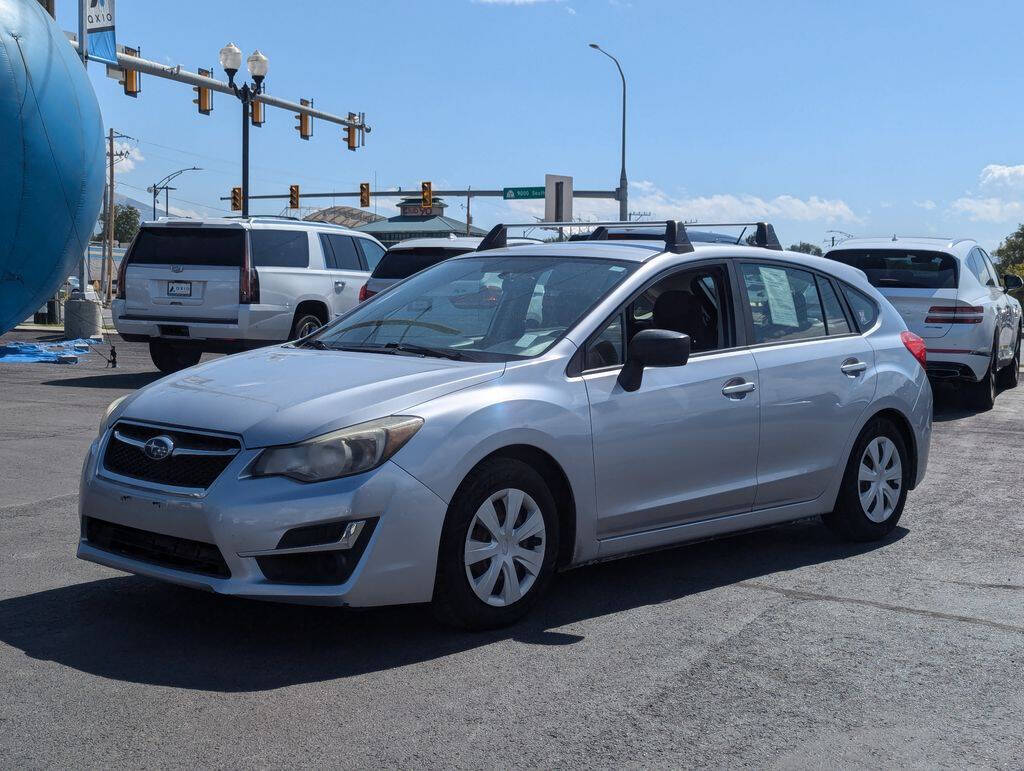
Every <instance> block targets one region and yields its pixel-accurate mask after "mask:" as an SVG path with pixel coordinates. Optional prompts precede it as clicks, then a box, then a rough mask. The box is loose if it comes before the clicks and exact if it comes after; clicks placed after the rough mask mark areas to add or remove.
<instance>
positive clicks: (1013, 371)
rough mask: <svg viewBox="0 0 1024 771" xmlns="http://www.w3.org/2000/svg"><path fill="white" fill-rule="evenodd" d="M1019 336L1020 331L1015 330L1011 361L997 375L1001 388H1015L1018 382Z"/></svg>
mask: <svg viewBox="0 0 1024 771" xmlns="http://www.w3.org/2000/svg"><path fill="white" fill-rule="evenodd" d="M1020 336H1021V330H1019V329H1018V330H1017V345H1016V346H1015V347H1014V349H1013V359H1011V360H1010V363H1009V364H1007V365H1006V367H1004V368H1003V371H1002V372H1000V373H999V375H1000V378H999V379H1000V381H1001V385H1002V386H1003V388H1016V387H1017V383H1019V382H1020Z"/></svg>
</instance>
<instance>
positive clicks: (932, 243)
mask: <svg viewBox="0 0 1024 771" xmlns="http://www.w3.org/2000/svg"><path fill="white" fill-rule="evenodd" d="M825 256H826V257H828V258H830V259H833V260H836V261H838V262H842V263H845V264H847V265H851V266H853V267H855V268H860V269H861V270H862V271H864V273H865V274H866V275H867V277H868V281H870V282H871V285H872V286H874V287H875V288H876V289H878V291H879V292H881V293H882V296H883V297H885V298H886V299H887V300H888V301H889V302H891V303H892V304H893V305H894V306H895V307H896V310H897V311H899V313H900V315H901V316H903V319H904V321H906V322H907V326H908V327H909V328H910V330H911V331H912V332H915V333H916V334H918V335H920V336H921V337H922V338H924V341H925V344H926V345H927V347H928V376H929V377H930V378H932V379H933V380H954V381H957V382H958V383H959V384H960V385H961V386H962V388H963V389H964V392H965V395H966V396H967V397H968V398H969V399H970V401H971V402H972V403H973V406H975V407H977V408H979V409H983V410H985V409H991V408H992V405H993V403H994V402H995V398H996V393H997V390H998V387H999V386H1000V385H1001V386H1003V387H1004V388H1015V387H1016V385H1017V381H1018V378H1019V377H1020V341H1021V307H1020V303H1019V302H1017V300H1015V299H1014V298H1013V297H1011V296H1010V295H1009V294H1008V292H1009V291H1010V290H1012V289H1019V288H1020V287H1021V285H1022V281H1021V278H1020V277H1019V276H1015V275H1013V274H1006V275H1004V276H1002V277H1000V276H999V275H998V273H997V272H996V269H995V266H994V265H993V264H992V260H991V258H990V257H989V256H988V254H987V253H986V252H985V250H984V249H982V248H981V247H980V246H978V244H977V243H976V242H975V241H972V240H970V239H966V238H961V239H958V240H951V239H948V238H899V237H897V236H892V237H889V238H854V239H850V240H847V241H843V242H842V243H841V244H839V245H837V246H836V247H835V248H834V249H832V250H831V251H829V252H828V253H826V255H825Z"/></svg>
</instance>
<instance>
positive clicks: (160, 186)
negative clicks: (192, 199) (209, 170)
mask: <svg viewBox="0 0 1024 771" xmlns="http://www.w3.org/2000/svg"><path fill="white" fill-rule="evenodd" d="M186 171H202V169H201V168H199V167H198V166H189V167H188V168H187V169H178V170H177V171H172V172H171V173H170V174H168V175H167V176H166V177H164V178H163V179H161V180H160V181H159V182H157V183H156V184H154V185H153V186H152V187H150V188H149V192H150V193H152V194H153V219H156V202H157V197H158V196H159V195H160V191H161V190H163V191H164V214H170V213H171V207H170V203H169V201H168V194H167V191H168V190H174V188H173V187H170V186H169V185H168V184H167V183H168V182H170V181H171V180H172V179H174V178H175V177H177V176H178V175H180V174H184V173H185V172H186Z"/></svg>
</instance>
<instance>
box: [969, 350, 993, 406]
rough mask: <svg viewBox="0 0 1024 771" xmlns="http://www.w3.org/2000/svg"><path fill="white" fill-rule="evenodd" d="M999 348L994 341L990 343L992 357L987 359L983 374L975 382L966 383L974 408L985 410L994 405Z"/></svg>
mask: <svg viewBox="0 0 1024 771" xmlns="http://www.w3.org/2000/svg"><path fill="white" fill-rule="evenodd" d="M998 352H999V348H998V346H996V344H995V343H993V345H992V357H991V358H990V359H989V363H988V370H986V372H985V376H984V377H983V378H982V379H981V380H979V381H978V382H977V383H968V384H967V393H968V396H969V397H970V400H971V406H973V407H974V408H975V409H976V410H979V411H981V412H985V411H986V410H990V409H992V408H993V407H994V406H995V403H996V388H997V375H998V368H999V358H998Z"/></svg>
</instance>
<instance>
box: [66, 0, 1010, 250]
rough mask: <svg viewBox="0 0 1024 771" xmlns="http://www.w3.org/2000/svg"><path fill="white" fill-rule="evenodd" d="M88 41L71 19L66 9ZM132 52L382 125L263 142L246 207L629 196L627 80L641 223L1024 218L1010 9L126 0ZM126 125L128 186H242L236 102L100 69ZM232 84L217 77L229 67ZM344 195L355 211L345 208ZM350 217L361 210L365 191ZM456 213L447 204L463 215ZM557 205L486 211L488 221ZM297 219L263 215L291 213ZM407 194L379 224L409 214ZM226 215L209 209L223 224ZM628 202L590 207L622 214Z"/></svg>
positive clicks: (813, 227) (965, 231) (220, 189)
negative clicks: (571, 181)
mask: <svg viewBox="0 0 1024 771" xmlns="http://www.w3.org/2000/svg"><path fill="white" fill-rule="evenodd" d="M57 5H58V21H59V22H60V24H61V26H62V27H63V28H64V29H68V30H71V29H75V28H76V24H77V22H76V6H77V4H76V3H74V2H72V0H58V3H57ZM117 10H118V41H119V42H120V43H122V44H126V45H130V46H141V48H142V54H143V56H145V57H146V58H149V59H154V60H158V61H164V62H167V63H168V64H181V65H182V66H184V67H186V68H188V69H191V70H195V69H196V68H197V67H208V68H209V67H213V68H214V69H218V70H219V68H218V67H217V52H218V51H219V49H220V48H221V46H223V45H224V44H225V43H226V42H228V41H233V42H235V43H237V44H238V45H239V46H240V47H241V48H242V50H243V52H244V53H245V54H246V55H248V53H249V52H250V51H252V50H253V49H254V48H257V47H258V48H260V49H261V50H262V51H263V52H264V53H265V54H266V55H267V56H268V57H269V58H270V72H269V76H268V78H267V86H268V91H269V92H271V93H273V94H274V95H277V96H280V97H282V98H288V99H295V100H297V99H298V98H299V97H313V98H315V101H316V105H317V106H318V107H320V108H322V109H324V110H327V111H330V112H335V113H346V112H348V111H363V112H365V113H366V115H367V121H368V122H369V123H370V124H371V125H372V127H373V132H372V133H371V134H370V136H369V137H368V139H367V146H366V147H365V148H362V149H360V150H359V151H358V152H355V153H352V152H348V151H347V150H345V149H344V146H343V142H342V138H341V132H340V129H339V128H338V127H335V126H331V125H330V124H326V123H322V122H316V123H315V124H314V136H313V138H312V139H311V140H310V141H308V142H304V141H301V140H300V139H299V138H298V134H297V132H296V131H295V130H294V128H293V126H294V125H295V119H294V117H293V116H292V115H291V114H290V113H285V112H283V111H280V110H275V109H268V110H267V123H266V125H265V126H264V127H262V128H260V129H253V130H252V132H251V133H252V166H251V169H252V171H251V174H252V192H253V193H272V192H282V193H283V192H287V189H288V185H289V184H291V183H298V184H299V185H301V187H302V189H303V190H304V191H313V190H317V191H321V190H338V189H343V190H352V189H355V188H356V187H357V186H358V183H359V182H361V181H367V180H368V181H371V182H374V181H375V184H376V186H377V187H379V188H380V189H385V188H393V187H395V186H399V185H400V186H402V187H403V188H409V187H417V186H418V184H419V182H420V181H421V180H427V179H429V180H432V181H433V182H434V184H435V187H444V186H451V187H463V186H466V185H472V186H474V187H503V186H514V185H536V184H542V183H543V179H544V174H545V173H546V172H548V173H561V174H571V175H573V177H574V178H575V184H576V186H577V187H578V188H612V187H614V186H615V185H616V184H617V181H618V170H619V156H618V153H619V121H620V113H619V109H620V102H619V100H620V85H619V80H618V75H617V73H616V71H615V68H614V65H613V64H612V62H611V61H610V60H608V59H606V58H605V57H603V56H601V55H600V54H599V53H597V52H595V51H593V50H591V49H589V48H588V47H587V43H588V42H590V41H597V42H599V43H601V44H602V46H604V47H605V48H606V49H607V50H609V51H610V52H612V53H614V54H615V55H616V56H618V57H619V59H620V61H621V62H622V65H623V67H624V69H625V71H626V77H627V79H628V81H629V113H628V147H627V170H628V173H629V177H630V209H631V210H633V211H645V212H651V213H652V215H653V216H655V217H670V216H671V217H676V218H684V219H690V220H693V219H698V220H705V221H706V220H708V219H714V220H719V219H733V220H735V219H769V220H771V221H773V222H774V223H775V224H776V228H777V230H778V232H779V236H780V238H781V239H782V240H783V241H785V242H786V243H791V242H794V241H797V240H807V241H812V242H815V243H822V241H823V240H824V239H825V238H826V231H827V230H829V229H838V230H842V231H848V232H853V233H857V234H861V233H872V234H882V233H890V232H894V231H895V232H900V233H904V234H918V235H924V234H935V235H950V236H963V237H975V238H978V239H979V240H980V241H981V242H982V243H983V244H986V245H987V246H989V247H995V246H996V245H997V244H998V242H999V240H1000V238H1002V237H1003V236H1005V235H1006V234H1008V233H1010V232H1012V231H1013V230H1014V229H1015V228H1016V226H1017V224H1018V223H1019V222H1021V221H1024V102H1022V101H1021V100H1020V99H1018V98H1016V96H1017V93H1016V91H1014V89H1015V88H1018V87H1019V81H1020V78H1021V74H1020V73H1021V72H1024V56H1022V55H1021V54H1020V53H1019V47H1018V45H1017V43H1016V40H1015V37H1013V36H1014V35H1015V34H1016V30H1019V29H1020V28H1021V26H1022V24H1024V4H1021V3H1010V2H1005V3H1003V2H974V3H962V2H935V1H933V2H927V3H926V2H867V1H865V2H858V3H849V2H847V3H824V2H764V0H762V1H761V2H742V1H735V0H734V1H732V2H728V3H725V2H700V3H698V2H669V1H662V0H561V1H559V0H490V1H486V0H478V1H476V2H474V1H473V0H435V2H412V0H404V1H399V0H365V1H363V0H332V1H330V2H328V1H327V0H320V1H319V2H313V1H312V0H307V1H305V2H300V1H298V0H291V1H290V2H286V3H284V2H279V1H278V2H265V1H264V0H249V2H244V3H242V2H226V1H225V0H213V1H211V0H207V2H193V1H192V0H177V2H174V3H156V2H141V1H140V0H118V6H117ZM90 73H91V75H92V78H93V83H94V84H95V87H96V91H97V94H98V96H99V99H100V104H101V107H102V109H103V113H104V117H105V121H106V123H107V125H109V126H113V127H114V128H115V129H117V130H118V131H121V132H123V133H125V134H128V135H130V136H132V137H135V138H137V139H138V140H139V141H138V142H137V143H136V142H130V143H128V144H129V145H130V146H131V147H133V148H134V152H135V158H134V159H133V160H132V161H131V162H129V163H124V164H121V165H120V166H119V171H118V192H121V193H124V194H126V195H129V196H131V197H134V198H138V199H140V200H147V195H146V193H145V192H144V189H145V187H146V186H148V185H149V184H151V183H152V182H153V181H154V180H157V179H159V178H160V177H162V176H163V175H164V174H166V173H168V172H170V171H173V170H174V169H177V168H180V167H182V166H190V165H197V166H202V167H204V169H205V170H204V171H202V172H199V173H191V174H188V175H183V176H182V177H180V178H179V179H178V183H179V190H178V191H176V193H175V194H174V195H173V196H172V198H171V205H172V206H173V207H177V208H178V209H179V210H183V211H190V212H200V213H206V214H213V213H216V212H217V209H218V208H220V207H224V206H225V204H224V203H222V202H220V201H218V200H217V198H218V197H219V196H221V195H226V194H227V191H228V190H229V189H230V188H231V186H232V185H235V184H238V180H239V178H240V173H239V160H238V156H239V151H238V142H239V134H240V129H239V125H238V124H239V121H240V117H239V112H238V111H239V106H238V103H237V102H235V100H233V99H231V98H229V97H228V96H226V95H222V94H215V95H214V112H213V114H212V115H211V116H201V115H199V114H198V113H197V112H196V110H195V106H194V105H193V104H192V102H191V100H192V98H193V93H192V91H191V89H189V88H188V87H187V86H184V85H182V84H176V83H172V82H169V81H162V80H159V79H157V78H152V77H145V76H144V77H143V91H142V94H141V95H140V97H139V98H138V99H130V98H128V97H125V96H124V95H123V94H122V93H121V89H120V86H118V84H117V83H116V82H115V81H113V80H110V79H108V78H106V77H105V76H104V71H103V67H102V66H101V65H98V64H92V65H90ZM217 76H218V77H221V78H223V73H221V72H219V71H218V73H217ZM339 203H342V201H339ZM349 203H351V202H350V201H349ZM460 203H461V202H458V201H449V204H450V207H449V210H448V213H449V214H450V215H452V216H456V217H460V216H462V214H463V212H462V210H461V208H460ZM539 204H540V202H516V203H511V202H510V203H506V202H501V201H494V200H490V201H488V200H486V199H475V200H474V204H473V207H474V220H475V222H476V224H478V225H482V226H487V225H490V224H493V223H494V222H496V221H500V220H502V219H504V220H506V221H508V220H509V219H522V218H524V217H529V215H531V214H536V213H539ZM282 206H283V202H282V203H280V204H279V203H278V202H273V203H261V204H260V205H258V206H257V205H254V211H257V212H265V213H278V212H280V211H281V209H282ZM392 206H393V205H392V204H388V203H382V204H381V205H380V207H379V209H378V210H379V211H380V212H381V213H384V214H388V215H390V214H391V213H392ZM209 207H214V208H209ZM615 207H616V205H615V204H614V202H594V201H577V202H576V207H575V211H576V214H577V215H584V216H608V215H611V214H614V213H615V211H616V208H615Z"/></svg>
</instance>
